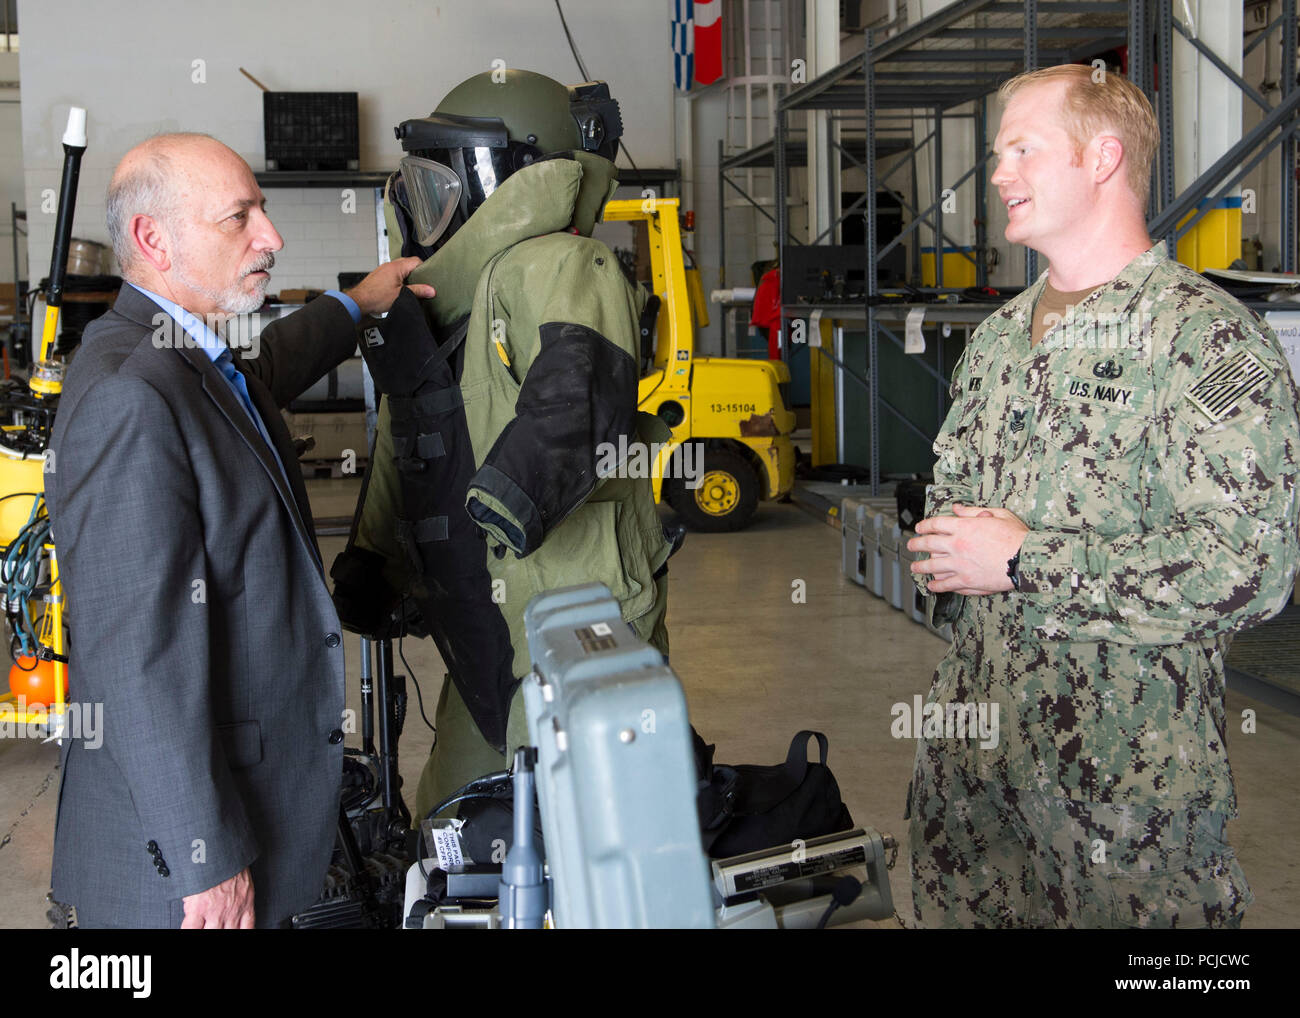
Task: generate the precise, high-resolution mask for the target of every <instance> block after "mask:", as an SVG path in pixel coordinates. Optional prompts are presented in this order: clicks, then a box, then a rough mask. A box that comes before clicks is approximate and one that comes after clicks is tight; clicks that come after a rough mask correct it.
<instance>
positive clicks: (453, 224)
mask: <svg viewBox="0 0 1300 1018" xmlns="http://www.w3.org/2000/svg"><path fill="white" fill-rule="evenodd" d="M394 133H395V134H396V136H397V139H398V141H400V142H401V144H402V149H403V151H404V152H405V153H406V156H405V158H403V159H402V162H401V177H402V181H403V184H404V186H403V187H402V188H401V189H399V192H398V196H399V202H400V203H401V204H403V205H404V206H405V207H406V209H407V211H408V212H409V215H410V217H411V224H412V237H411V238H410V239H412V240H414V241H415V243H416V244H418V245H419V247H420V248H423V249H425V250H436V249H437V247H438V246H440V245H441V244H442V243H445V242H446V241H447V240H448V239H450V238H451V236H452V235H453V234H454V233H455V232H456V230H458V229H459V228H460V227H461V226H462V225H464V223H465V222H466V221H467V220H468V219H469V217H470V216H472V215H473V214H474V212H475V211H476V210H477V209H478V208H479V206H481V205H482V204H483V203H484V202H485V201H487V199H488V198H490V197H491V196H492V194H493V192H495V191H496V189H497V188H498V187H500V186H501V184H502V183H503V182H504V181H505V180H507V179H508V178H509V177H510V176H511V175H512V174H514V173H515V172H517V171H518V170H521V169H523V168H524V167H525V166H529V165H531V164H533V163H535V162H537V161H538V160H539V159H541V158H543V157H545V156H547V155H551V154H554V153H562V152H572V151H585V152H589V153H593V154H595V155H599V156H602V157H604V158H605V159H608V160H610V161H611V162H613V159H614V155H615V153H616V151H617V147H618V139H619V137H620V136H621V135H622V133H623V121H622V117H621V116H620V114H619V109H618V102H617V101H616V100H614V99H612V98H611V97H610V94H609V86H608V85H607V84H606V83H605V82H603V81H589V82H584V83H583V84H581V85H572V86H568V85H562V84H560V83H559V82H558V81H555V80H554V79H553V78H548V77H546V75H544V74H538V73H536V72H534V71H522V70H503V71H487V72H484V73H482V74H476V75H474V76H473V77H472V78H467V79H466V80H465V81H462V82H461V83H460V84H459V85H457V86H456V87H455V88H453V89H452V90H451V91H450V92H448V93H447V95H446V97H445V98H444V99H443V100H442V102H440V103H439V104H438V107H437V109H435V110H434V111H433V113H431V114H430V115H429V116H427V117H420V118H417V119H413V120H406V121H403V122H402V123H401V124H399V125H398V126H397V127H396V128H395V129H394ZM403 192H404V196H405V201H401V198H402V197H403Z"/></svg>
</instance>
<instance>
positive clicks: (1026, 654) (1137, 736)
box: [921, 244, 1300, 812]
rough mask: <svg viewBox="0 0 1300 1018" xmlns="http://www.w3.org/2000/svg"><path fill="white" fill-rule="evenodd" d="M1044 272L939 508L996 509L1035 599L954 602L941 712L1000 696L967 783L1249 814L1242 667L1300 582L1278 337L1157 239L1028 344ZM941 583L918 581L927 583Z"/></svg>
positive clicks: (1289, 395)
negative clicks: (1244, 633)
mask: <svg viewBox="0 0 1300 1018" xmlns="http://www.w3.org/2000/svg"><path fill="white" fill-rule="evenodd" d="M1045 281H1046V274H1044V277H1043V278H1042V279H1040V280H1039V281H1038V282H1037V283H1036V284H1035V285H1034V286H1032V287H1030V288H1029V289H1028V290H1027V291H1025V292H1024V293H1023V294H1021V295H1020V296H1018V297H1016V298H1014V299H1013V300H1011V301H1010V302H1008V303H1007V304H1006V305H1005V306H1004V307H1003V308H1001V309H1000V310H999V311H997V312H995V313H994V314H993V315H991V316H990V317H989V318H988V319H987V320H986V321H985V322H984V323H983V324H982V325H981V326H980V327H979V328H978V329H977V330H976V332H975V333H974V335H973V336H972V338H971V341H970V343H969V345H968V347H967V350H966V352H965V353H964V354H963V356H962V358H961V360H960V362H959V363H958V365H957V368H956V370H955V371H954V375H953V382H952V388H951V394H952V397H953V405H952V409H951V411H950V413H949V415H948V417H947V420H946V421H945V423H944V426H943V428H942V430H941V432H940V434H939V437H938V439H937V440H936V441H935V445H934V451H935V454H936V456H937V463H936V467H935V482H936V483H935V485H934V487H933V489H932V490H931V494H930V500H929V505H928V506H927V515H944V514H947V513H950V512H951V509H950V507H951V505H952V504H953V503H954V502H962V503H965V504H969V505H988V506H1002V507H1005V508H1006V509H1008V510H1010V511H1011V512H1013V513H1015V514H1016V515H1017V516H1018V517H1019V518H1020V519H1021V520H1022V521H1023V522H1024V523H1025V525H1026V526H1027V527H1029V530H1030V533H1029V534H1028V535H1027V536H1026V539H1025V542H1024V545H1023V546H1022V548H1021V552H1020V562H1019V578H1020V588H1019V590H1018V591H1011V592H1007V593H1000V594H994V595H989V596H983V597H967V598H962V597H960V596H957V595H940V596H939V599H938V600H937V602H936V616H937V617H940V618H942V617H944V616H945V615H946V616H947V617H948V618H950V619H951V620H952V621H953V623H954V642H953V647H952V649H951V650H950V651H949V653H948V655H947V656H946V657H945V659H944V660H943V662H942V663H941V665H940V667H939V671H938V674H937V676H936V679H935V685H934V688H933V690H932V692H931V700H932V702H935V703H939V704H955V703H977V702H990V703H991V704H994V705H998V707H999V708H1000V715H1001V718H1002V721H1001V737H1000V740H999V744H998V746H997V748H996V749H995V750H994V751H992V752H989V751H987V750H980V749H979V748H978V746H972V747H969V749H968V750H966V749H963V748H962V747H957V748H956V749H955V750H953V749H952V747H949V749H950V750H952V751H954V752H958V753H959V754H960V753H963V752H968V757H967V759H966V765H967V766H969V768H970V771H971V773H973V774H978V775H980V776H981V777H985V778H989V779H994V780H999V781H1002V782H1004V783H1005V784H1007V785H1009V786H1011V787H1016V788H1029V789H1034V790H1036V791H1040V792H1044V793H1047V794H1052V795H1059V796H1065V797H1074V798H1082V799H1088V800H1092V801H1096V802H1112V801H1114V802H1121V801H1127V802H1136V803H1149V804H1160V803H1168V802H1169V800H1186V801H1193V800H1194V801H1199V802H1203V803H1205V804H1206V805H1208V806H1210V807H1211V808H1219V809H1222V810H1224V811H1225V812H1231V811H1234V810H1235V796H1234V792H1233V785H1232V776H1231V773H1230V771H1229V768H1228V761H1227V750H1226V739H1227V735H1228V719H1227V718H1226V716H1225V712H1224V705H1223V695H1224V656H1225V654H1226V653H1227V649H1228V645H1229V643H1230V640H1231V636H1232V633H1233V632H1235V631H1236V630H1238V629H1241V628H1244V627H1245V626H1248V625H1253V624H1256V623H1258V622H1259V621H1262V620H1263V619H1265V618H1267V617H1268V616H1270V615H1272V614H1274V613H1275V612H1277V611H1278V610H1279V609H1280V608H1281V606H1282V604H1283V603H1285V601H1286V599H1287V597H1288V596H1289V594H1290V587H1291V583H1292V581H1293V580H1294V577H1295V572H1296V567H1297V546H1296V519H1297V506H1296V502H1295V484H1296V477H1297V471H1298V467H1297V463H1298V461H1300V424H1298V423H1297V413H1296V400H1297V396H1296V389H1295V386H1294V384H1293V382H1292V379H1291V374H1290V370H1289V367H1288V365H1287V362H1286V359H1285V357H1284V355H1283V353H1282V351H1281V349H1280V347H1279V345H1278V342H1277V339H1276V337H1275V336H1274V335H1273V333H1272V331H1271V330H1269V329H1268V328H1267V326H1265V325H1263V324H1262V323H1261V322H1259V320H1258V319H1256V318H1255V317H1254V316H1253V315H1252V313H1251V312H1249V311H1248V310H1247V309H1245V308H1244V307H1242V306H1241V305H1240V304H1238V303H1237V302H1236V301H1234V300H1233V299H1232V298H1231V297H1229V296H1228V295H1227V294H1225V293H1223V291H1221V290H1219V289H1218V288H1217V287H1214V286H1213V285H1211V284H1209V283H1207V282H1206V281H1205V280H1204V279H1203V278H1202V277H1200V276H1198V275H1197V274H1196V273H1194V272H1192V271H1191V270H1190V269H1187V268H1186V267H1184V266H1182V265H1180V264H1178V263H1177V262H1174V261H1171V260H1170V259H1168V258H1167V257H1166V255H1165V253H1164V246H1163V244H1161V245H1157V246H1156V247H1153V248H1152V249H1150V250H1149V251H1147V252H1145V253H1143V254H1141V255H1139V256H1138V257H1137V258H1135V259H1134V260H1133V261H1132V262H1130V263H1129V265H1128V266H1127V267H1126V268H1125V269H1124V270H1123V271H1122V272H1121V273H1120V274H1119V275H1118V276H1117V277H1116V278H1115V279H1113V280H1111V282H1109V283H1107V284H1105V285H1103V286H1101V287H1099V288H1098V289H1097V290H1095V291H1093V293H1092V294H1091V295H1089V296H1088V297H1087V298H1085V299H1084V300H1083V301H1082V302H1081V303H1080V304H1079V305H1077V306H1076V307H1075V308H1073V309H1071V310H1067V313H1066V315H1064V316H1062V320H1061V321H1059V322H1056V323H1054V324H1053V326H1052V327H1051V328H1049V330H1048V331H1047V333H1046V334H1045V335H1044V337H1043V339H1042V340H1041V341H1040V343H1039V344H1038V345H1037V346H1032V347H1031V345H1030V342H1029V338H1030V330H1031V325H1032V320H1033V312H1034V303H1035V301H1036V300H1037V298H1038V296H1039V295H1040V294H1041V292H1042V290H1043V287H1044V285H1045ZM921 585H922V587H924V582H922V584H921Z"/></svg>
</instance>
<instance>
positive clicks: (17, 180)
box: [0, 53, 27, 283]
mask: <svg viewBox="0 0 1300 1018" xmlns="http://www.w3.org/2000/svg"><path fill="white" fill-rule="evenodd" d="M18 59H19V58H18V54H17V53H0V282H5V283H12V282H13V280H14V256H13V239H12V237H13V231H12V229H11V228H10V221H9V203H10V202H15V203H16V204H17V205H18V208H19V209H22V208H23V202H24V198H23V144H22V141H23V137H22V112H21V107H20V106H19V104H18V95H19V92H18V88H17V82H18ZM10 82H12V83H14V84H13V87H6V86H7V85H8V84H9V83H10ZM20 242H21V237H20ZM18 266H19V268H20V269H26V267H27V255H26V245H23V248H22V249H21V250H20V251H19V253H18Z"/></svg>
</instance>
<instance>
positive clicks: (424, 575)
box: [335, 152, 670, 819]
mask: <svg viewBox="0 0 1300 1018" xmlns="http://www.w3.org/2000/svg"><path fill="white" fill-rule="evenodd" d="M615 186H616V180H615V177H614V167H613V164H612V163H610V162H609V161H608V160H606V159H604V158H602V157H600V156H596V155H592V154H588V153H583V152H574V153H564V154H561V155H559V156H550V157H547V158H544V159H542V160H540V161H538V162H537V163H535V164H533V165H531V166H527V167H525V168H523V169H520V170H518V171H517V172H515V173H514V174H512V175H511V176H510V177H509V178H507V179H506V180H505V181H504V182H503V183H502V184H501V185H500V187H499V188H498V189H497V190H496V191H495V192H493V193H492V195H491V196H490V197H489V198H488V199H487V200H486V201H485V202H484V203H483V205H482V206H481V207H479V208H478V209H477V210H476V211H475V213H474V214H473V216H471V217H470V218H469V220H468V221H467V222H466V223H465V225H463V226H462V227H461V228H460V229H459V230H458V231H457V232H456V233H455V235H454V236H453V237H452V238H451V239H450V240H449V241H448V242H447V243H446V244H445V245H444V246H443V247H442V248H440V249H439V250H438V251H437V252H436V253H435V254H434V255H433V256H432V257H430V258H429V259H428V260H427V261H426V262H425V263H424V264H423V265H421V266H420V267H419V268H418V269H417V270H416V271H415V272H413V273H412V275H411V277H410V278H411V281H412V282H432V284H433V285H434V286H435V287H436V288H437V291H438V293H437V296H436V297H434V298H433V299H431V300H428V301H423V302H417V301H416V300H415V298H413V297H409V295H408V297H409V299H406V300H404V301H402V302H399V306H397V307H395V309H394V311H395V312H396V315H393V314H390V318H396V319H397V321H396V322H394V323H393V324H392V325H391V326H386V327H389V328H395V327H401V322H402V320H403V316H405V321H406V322H407V323H408V324H410V325H413V327H415V328H417V329H419V328H424V327H425V325H426V323H427V326H428V327H429V329H430V331H431V332H432V334H433V336H434V337H436V342H437V344H438V345H437V347H436V348H435V346H434V340H433V339H432V338H431V339H430V341H429V343H428V348H429V350H430V352H431V353H430V362H431V363H432V362H433V361H436V360H438V359H439V358H444V360H443V362H442V365H441V367H440V368H439V369H438V370H440V371H442V373H443V387H442V388H439V389H437V391H436V392H435V391H432V390H429V391H425V390H428V386H425V387H424V389H421V388H420V387H419V386H416V387H415V388H416V390H417V391H416V392H415V393H414V395H412V394H410V392H409V390H411V389H412V386H413V381H412V380H411V379H409V378H405V377H399V378H397V379H385V378H384V377H383V375H384V372H383V371H382V369H381V368H378V367H377V365H376V364H375V363H374V362H373V361H372V371H373V372H375V377H376V381H377V383H378V384H379V385H380V387H381V389H383V390H384V391H385V392H386V394H387V395H386V396H385V398H384V400H383V402H382V404H381V406H380V410H379V418H378V431H377V437H376V448H375V451H374V455H373V457H372V466H371V470H370V476H369V478H368V481H367V487H366V491H365V494H364V496H363V499H364V502H363V505H362V507H361V509H360V511H359V516H358V521H357V525H356V529H355V535H354V545H355V549H356V550H357V551H358V552H359V553H360V555H361V556H362V557H363V559H362V561H368V562H372V563H374V562H378V559H376V558H374V557H373V556H378V557H379V559H382V561H383V576H384V580H385V586H387V587H388V588H390V589H391V590H393V591H404V592H407V593H408V594H410V595H411V596H412V597H413V598H414V599H415V601H416V602H417V604H418V605H419V607H420V610H421V615H422V616H423V621H424V625H425V626H426V627H427V628H428V629H429V630H430V633H431V635H432V636H433V638H434V640H435V642H436V643H437V645H438V648H439V651H440V653H441V654H442V658H443V661H444V664H445V665H446V667H447V671H448V677H449V679H450V681H448V682H445V683H444V685H443V691H442V696H441V698H440V700H439V703H438V711H437V722H436V724H437V729H438V735H437V741H436V744H435V747H434V751H433V753H432V754H431V756H430V759H429V761H428V763H427V764H426V766H425V769H424V772H423V775H422V777H421V780H420V787H419V791H418V793H417V798H416V805H417V819H418V818H419V817H422V816H424V815H425V813H426V812H427V811H428V810H429V809H430V808H431V807H432V806H433V805H434V804H436V803H437V802H438V801H439V800H440V799H441V798H443V797H445V796H447V795H448V794H450V793H451V792H453V791H455V789H457V788H458V787H460V786H461V785H462V784H464V783H465V782H466V781H468V780H470V779H472V778H475V777H478V776H479V775H481V774H484V773H487V772H490V771H493V770H499V769H501V768H502V767H504V766H505V764H506V756H505V753H506V752H507V751H511V750H513V749H514V747H516V746H519V745H521V744H523V743H525V742H526V741H527V728H526V724H525V721H524V716H523V704H522V700H523V698H522V697H521V696H517V695H515V692H516V689H517V687H518V684H519V681H520V680H521V679H522V677H523V676H524V675H526V674H527V673H528V671H529V670H530V668H531V662H530V660H529V655H528V648H527V644H526V641H525V637H524V626H523V614H524V608H525V607H526V606H527V604H528V602H529V600H530V599H531V598H532V597H533V596H534V595H536V594H538V593H540V592H542V591H546V590H551V589H554V588H556V587H563V586H569V585H573V584H578V583H587V582H600V583H604V584H605V585H606V586H607V587H609V589H610V590H611V591H612V592H613V594H614V596H615V598H616V599H617V600H618V602H619V604H620V606H621V608H622V614H623V617H624V619H626V620H627V621H628V622H629V623H630V624H631V625H632V627H633V628H634V629H635V630H636V632H637V634H638V635H639V636H641V637H642V638H643V639H646V640H648V641H649V642H650V643H652V644H653V645H655V646H656V647H658V648H659V649H660V650H662V651H664V652H665V653H667V650H668V640H667V632H666V629H665V626H664V614H665V608H666V604H667V585H666V578H665V575H664V574H665V573H666V568H665V563H666V561H667V558H668V555H669V553H670V547H669V545H668V543H667V542H666V540H665V538H664V533H663V527H662V524H661V523H660V521H659V518H658V515H657V513H656V510H655V505H654V496H653V491H652V489H651V486H650V482H649V480H648V479H645V478H624V477H619V476H617V471H616V472H615V473H614V474H611V475H609V476H605V477H599V476H597V473H596V463H597V461H598V459H599V452H598V450H599V448H600V447H601V445H602V444H603V443H605V442H610V443H613V444H614V445H615V447H617V446H618V440H619V437H620V436H626V437H627V440H628V441H633V440H636V439H637V438H638V436H640V437H641V438H642V439H643V440H649V439H652V438H655V437H658V436H657V434H656V432H655V430H654V422H653V419H648V418H647V417H646V415H644V414H638V413H637V411H636V401H637V381H638V364H639V361H638V356H639V353H638V352H639V345H640V343H639V316H640V310H641V305H642V300H641V299H640V298H639V297H638V295H637V293H636V292H635V291H634V290H633V289H632V287H631V286H630V285H629V284H628V283H627V281H626V280H625V278H624V276H623V273H622V271H621V270H620V268H619V265H618V261H617V259H616V258H615V257H614V255H613V253H612V252H611V251H610V250H609V249H608V248H607V247H606V246H605V245H604V244H602V243H600V242H599V241H597V240H594V239H592V238H591V237H590V233H591V230H592V228H593V226H594V224H595V222H596V219H597V217H598V215H599V212H600V209H601V208H602V207H603V205H604V202H605V201H606V200H607V199H608V197H609V196H610V195H611V194H612V193H613V189H614V187H615ZM388 214H389V219H390V222H389V228H390V236H392V237H394V238H396V237H400V236H401V232H400V230H399V227H398V224H397V222H396V220H395V215H394V213H393V210H392V208H391V206H390V207H389V208H388ZM418 304H423V307H422V308H417V305H418ZM459 329H464V338H463V341H462V342H460V343H459V345H457V339H458V338H459V335H458V332H459ZM392 346H393V347H394V348H395V347H397V346H398V344H392ZM381 349H383V347H377V348H376V351H377V350H381ZM376 351H371V352H370V353H369V354H368V360H369V359H371V358H372V357H373V356H375V353H376ZM425 373H426V374H430V373H436V372H434V371H433V369H432V368H429V369H426V371H425ZM386 382H387V383H388V384H385V383H386ZM448 383H450V384H448ZM399 390H408V391H407V392H405V393H401V394H398V392H399ZM461 461H464V462H461ZM458 463H459V464H460V465H459V466H458ZM421 485H423V486H424V487H423V488H421V487H420V486H421ZM421 491H422V492H423V493H424V494H420V492H421ZM413 493H414V494H413ZM421 499H424V500H425V501H426V502H427V503H428V504H426V505H420V504H418V503H420V502H421ZM435 503H436V504H435ZM429 505H433V506H434V507H433V509H430V508H429ZM355 561H357V560H354V562H355ZM335 576H336V579H338V578H339V567H338V566H337V565H336V567H335ZM341 613H343V611H342V609H341ZM345 617H346V615H345Z"/></svg>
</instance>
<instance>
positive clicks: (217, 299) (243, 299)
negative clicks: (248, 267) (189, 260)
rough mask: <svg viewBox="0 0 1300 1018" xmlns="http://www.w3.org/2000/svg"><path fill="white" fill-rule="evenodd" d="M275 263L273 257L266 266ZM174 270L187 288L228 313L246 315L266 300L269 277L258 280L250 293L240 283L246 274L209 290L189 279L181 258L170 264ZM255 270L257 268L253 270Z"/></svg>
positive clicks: (269, 266) (268, 266) (267, 267)
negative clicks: (255, 287) (223, 287)
mask: <svg viewBox="0 0 1300 1018" xmlns="http://www.w3.org/2000/svg"><path fill="white" fill-rule="evenodd" d="M274 264H275V259H274V258H273V257H272V258H271V264H270V265H267V266H266V269H270V268H271V267H272V266H273V265H274ZM172 267H173V268H174V269H175V271H176V276H177V278H179V279H180V281H181V282H182V283H184V284H185V285H186V286H187V287H188V288H189V289H191V290H193V291H194V292H195V293H201V294H203V296H204V297H206V298H207V299H208V300H210V301H211V302H212V303H213V304H215V305H216V306H217V307H218V308H220V309H221V311H222V312H223V313H225V314H228V315H247V314H251V313H252V312H254V311H256V310H257V309H258V308H260V307H261V306H262V304H263V303H265V301H266V288H267V286H268V285H269V284H270V282H271V280H270V277H268V278H266V279H262V280H259V281H258V282H259V286H258V288H257V289H256V290H254V291H253V292H252V293H248V292H246V291H245V290H244V289H243V286H242V285H241V284H242V283H243V280H244V279H246V278H247V276H245V277H242V278H241V279H240V282H239V283H236V284H235V285H234V286H231V287H227V288H226V289H225V290H209V289H208V288H207V287H206V286H200V285H199V284H198V283H197V282H195V281H194V280H192V279H190V277H189V274H188V273H187V272H186V271H185V263H184V260H183V259H179V258H178V259H176V260H175V263H174V264H173V266H172ZM254 271H257V270H254Z"/></svg>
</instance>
